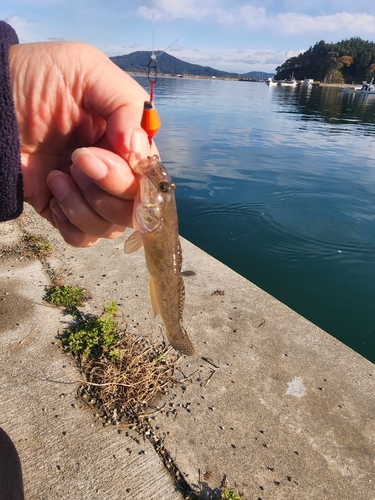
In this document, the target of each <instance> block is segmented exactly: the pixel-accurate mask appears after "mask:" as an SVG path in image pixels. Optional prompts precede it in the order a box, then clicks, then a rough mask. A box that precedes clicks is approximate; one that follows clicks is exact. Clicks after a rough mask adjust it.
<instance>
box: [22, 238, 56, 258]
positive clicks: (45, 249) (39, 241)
mask: <svg viewBox="0 0 375 500" xmlns="http://www.w3.org/2000/svg"><path fill="white" fill-rule="evenodd" d="M23 239H24V242H25V247H26V248H27V249H29V250H31V251H33V252H35V253H36V254H37V255H38V256H44V255H47V254H49V253H51V252H52V250H53V247H52V245H51V243H50V242H49V241H47V240H45V239H43V237H42V236H40V235H34V234H28V233H26V234H25V235H24V237H23Z"/></svg>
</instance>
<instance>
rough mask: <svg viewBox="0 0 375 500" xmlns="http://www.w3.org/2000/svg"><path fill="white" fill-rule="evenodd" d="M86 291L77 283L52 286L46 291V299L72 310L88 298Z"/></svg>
mask: <svg viewBox="0 0 375 500" xmlns="http://www.w3.org/2000/svg"><path fill="white" fill-rule="evenodd" d="M85 293H86V290H84V289H83V288H81V287H79V286H77V285H76V286H69V285H56V286H50V287H49V288H48V290H47V292H46V295H45V300H46V301H47V302H49V303H50V304H53V305H55V306H57V307H65V308H66V309H68V310H71V309H73V308H76V307H77V306H80V305H82V304H83V302H84V301H85V298H86V297H85Z"/></svg>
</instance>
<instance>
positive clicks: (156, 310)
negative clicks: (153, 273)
mask: <svg viewBox="0 0 375 500" xmlns="http://www.w3.org/2000/svg"><path fill="white" fill-rule="evenodd" d="M150 297H151V305H152V310H153V311H154V316H157V315H158V314H159V307H158V301H157V300H156V292H155V287H154V282H153V281H152V279H150Z"/></svg>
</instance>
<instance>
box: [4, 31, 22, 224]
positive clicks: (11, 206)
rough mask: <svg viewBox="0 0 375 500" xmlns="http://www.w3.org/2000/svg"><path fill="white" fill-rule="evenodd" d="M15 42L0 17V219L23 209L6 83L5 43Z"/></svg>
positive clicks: (16, 138)
mask: <svg viewBox="0 0 375 500" xmlns="http://www.w3.org/2000/svg"><path fill="white" fill-rule="evenodd" d="M17 43H18V37H17V35H16V32H15V31H14V29H13V28H12V27H11V26H9V24H7V23H5V22H4V21H0V222H3V221H6V220H10V219H15V218H16V217H18V216H19V215H20V214H21V213H22V209H23V182H22V170H21V154H20V140H19V134H18V127H17V119H16V114H15V109H14V102H13V96H12V90H11V84H10V71H9V57H8V52H9V47H10V46H11V45H14V44H17Z"/></svg>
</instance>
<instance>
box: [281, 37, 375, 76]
mask: <svg viewBox="0 0 375 500" xmlns="http://www.w3.org/2000/svg"><path fill="white" fill-rule="evenodd" d="M374 71H375V43H373V42H369V41H364V40H362V39H361V38H358V37H356V38H350V39H349V40H342V41H341V42H338V43H325V42H324V40H321V41H320V42H318V43H316V44H315V45H314V47H310V48H309V50H307V51H306V52H304V53H303V54H300V55H299V56H297V57H291V58H290V59H287V60H286V61H285V62H284V64H282V65H281V66H279V67H277V68H276V76H275V78H276V79H277V80H283V79H285V78H290V77H291V75H292V74H294V77H295V78H296V79H297V80H303V79H304V78H313V79H314V80H317V81H320V82H327V83H352V82H356V83H360V82H362V81H370V80H371V79H372V78H373V76H374Z"/></svg>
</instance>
